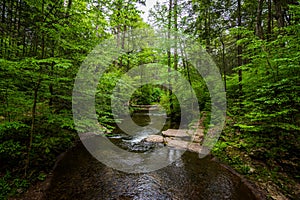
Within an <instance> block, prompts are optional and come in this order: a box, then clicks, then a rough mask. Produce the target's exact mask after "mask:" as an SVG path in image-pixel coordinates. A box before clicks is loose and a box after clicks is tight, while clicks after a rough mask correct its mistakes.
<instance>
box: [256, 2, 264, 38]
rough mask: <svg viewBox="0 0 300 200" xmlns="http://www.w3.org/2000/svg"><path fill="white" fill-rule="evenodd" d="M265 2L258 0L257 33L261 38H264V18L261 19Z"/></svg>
mask: <svg viewBox="0 0 300 200" xmlns="http://www.w3.org/2000/svg"><path fill="white" fill-rule="evenodd" d="M263 3H264V0H258V6H257V15H256V35H257V36H258V37H259V38H260V39H264V34H263V27H262V20H261V15H262V9H263Z"/></svg>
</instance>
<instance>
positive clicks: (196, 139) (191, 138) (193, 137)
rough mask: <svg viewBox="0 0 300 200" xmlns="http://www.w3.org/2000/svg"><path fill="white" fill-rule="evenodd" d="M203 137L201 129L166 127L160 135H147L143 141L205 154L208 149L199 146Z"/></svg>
mask: <svg viewBox="0 0 300 200" xmlns="http://www.w3.org/2000/svg"><path fill="white" fill-rule="evenodd" d="M203 138H204V134H203V129H197V130H188V129H168V130H166V131H162V135H149V136H148V137H147V138H146V139H145V141H146V142H153V143H163V144H165V145H167V146H169V147H173V148H176V149H182V150H188V151H191V152H197V153H202V154H206V152H207V151H208V149H207V148H205V147H203V146H201V142H202V140H203Z"/></svg>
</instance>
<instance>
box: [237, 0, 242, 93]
mask: <svg viewBox="0 0 300 200" xmlns="http://www.w3.org/2000/svg"><path fill="white" fill-rule="evenodd" d="M241 26H242V14H241V0H238V27H241ZM237 39H238V40H240V39H241V34H240V33H238V36H237ZM237 57H238V63H237V64H238V66H242V64H243V63H242V46H241V45H238V55H237ZM238 76H239V95H240V97H241V96H242V95H243V85H242V81H243V77H242V70H241V69H239V72H238Z"/></svg>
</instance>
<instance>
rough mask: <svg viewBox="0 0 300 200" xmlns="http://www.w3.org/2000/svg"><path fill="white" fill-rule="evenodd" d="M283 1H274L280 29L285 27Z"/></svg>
mask: <svg viewBox="0 0 300 200" xmlns="http://www.w3.org/2000/svg"><path fill="white" fill-rule="evenodd" d="M283 4H284V2H283V0H274V5H275V17H276V20H277V25H278V27H279V28H282V27H284V11H283Z"/></svg>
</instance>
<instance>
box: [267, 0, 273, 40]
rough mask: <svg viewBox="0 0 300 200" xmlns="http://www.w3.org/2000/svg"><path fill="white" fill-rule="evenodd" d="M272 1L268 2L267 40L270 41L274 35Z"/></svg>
mask: <svg viewBox="0 0 300 200" xmlns="http://www.w3.org/2000/svg"><path fill="white" fill-rule="evenodd" d="M272 20H273V18H272V0H268V33H267V38H268V40H270V38H271V35H272Z"/></svg>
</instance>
